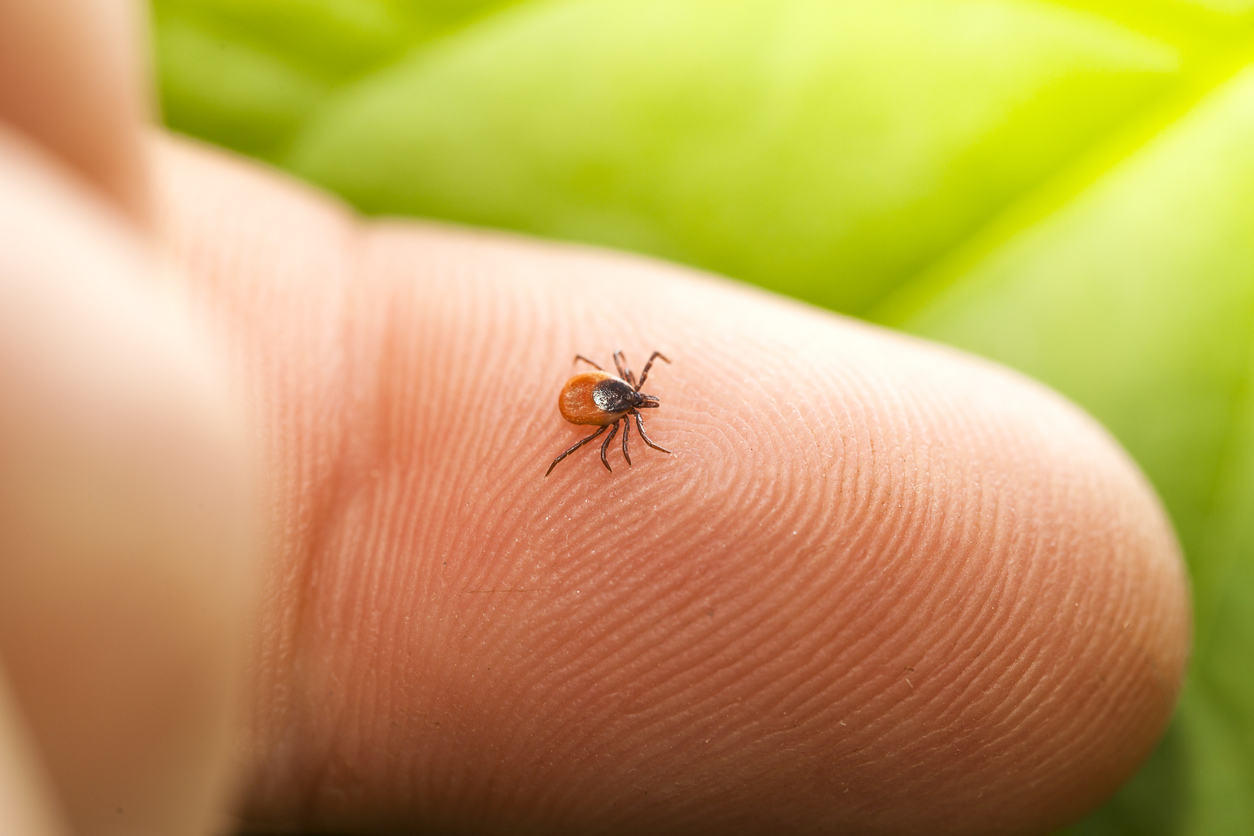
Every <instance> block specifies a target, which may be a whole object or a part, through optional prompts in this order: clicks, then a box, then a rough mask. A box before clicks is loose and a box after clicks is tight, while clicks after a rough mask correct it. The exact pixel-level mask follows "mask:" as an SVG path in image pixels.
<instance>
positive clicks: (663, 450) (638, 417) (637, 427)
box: [636, 412, 670, 453]
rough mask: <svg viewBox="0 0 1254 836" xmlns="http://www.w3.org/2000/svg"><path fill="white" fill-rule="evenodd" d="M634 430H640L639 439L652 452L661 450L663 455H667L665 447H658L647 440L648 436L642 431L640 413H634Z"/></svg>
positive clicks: (642, 424)
mask: <svg viewBox="0 0 1254 836" xmlns="http://www.w3.org/2000/svg"><path fill="white" fill-rule="evenodd" d="M636 429H638V430H640V437H641V438H643V439H644V443H645V444H647V445H649V446H650V447H652V448H653V449H654V450H661V451H662V452H663V453H669V452H670V450H667V449H666V448H665V447H659V446H657V445H656V444H654V443H653V441H652V440H651V439H650V438H649V434H648V433H646V432H645V431H644V419H643V418H641V417H640V413H639V412H637V413H636Z"/></svg>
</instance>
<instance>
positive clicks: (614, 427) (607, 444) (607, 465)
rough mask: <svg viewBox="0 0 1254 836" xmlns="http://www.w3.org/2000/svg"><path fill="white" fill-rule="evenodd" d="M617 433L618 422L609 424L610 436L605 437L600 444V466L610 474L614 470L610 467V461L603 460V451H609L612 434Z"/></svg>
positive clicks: (612, 438)
mask: <svg viewBox="0 0 1254 836" xmlns="http://www.w3.org/2000/svg"><path fill="white" fill-rule="evenodd" d="M616 432H618V422H617V421H615V422H614V423H613V424H610V434H609V435H607V436H606V437H605V441H603V442H601V464H603V465H605V469H606V470H608V471H609V472H610V473H613V472H614V468H612V467H610V460H609V459H607V458H605V451H606V450H609V449H610V442H611V441H613V440H614V434H615V433H616Z"/></svg>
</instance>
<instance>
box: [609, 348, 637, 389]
mask: <svg viewBox="0 0 1254 836" xmlns="http://www.w3.org/2000/svg"><path fill="white" fill-rule="evenodd" d="M614 365H615V366H617V367H618V376H619V377H621V378H622V379H623V380H625V381H627V382H628V383H630V384H631V388H632V389H635V388H636V376H635V375H634V374H632V373H631V369H629V368H627V358H626V357H625V356H624V355H623V352H622V351H621V350H620V351H615V352H614Z"/></svg>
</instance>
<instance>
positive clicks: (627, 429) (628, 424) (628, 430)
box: [623, 418, 631, 467]
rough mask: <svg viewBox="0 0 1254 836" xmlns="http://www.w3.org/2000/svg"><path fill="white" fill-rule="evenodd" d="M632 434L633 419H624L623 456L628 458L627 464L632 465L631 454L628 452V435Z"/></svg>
mask: <svg viewBox="0 0 1254 836" xmlns="http://www.w3.org/2000/svg"><path fill="white" fill-rule="evenodd" d="M630 434H631V419H630V418H628V419H627V420H625V421H623V458H624V459H626V460H627V466H628V467H631V456H630V455H629V454H628V453H627V436H628V435H630Z"/></svg>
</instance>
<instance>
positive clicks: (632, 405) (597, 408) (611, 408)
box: [544, 351, 670, 476]
mask: <svg viewBox="0 0 1254 836" xmlns="http://www.w3.org/2000/svg"><path fill="white" fill-rule="evenodd" d="M580 360H582V361H584V362H585V363H587V364H588V365H590V366H592V367H593V368H594V369H595V371H588V372H580V373H579V374H577V375H575V376H574V377H572V378H571V379H570V380H568V381H566V385H565V386H563V387H562V392H561V394H560V395H558V396H557V409H558V411H559V412H561V413H562V417H563V418H565V419H566V420H567V421H569V422H571V423H572V424H588V425H594V426H599V427H600V429H598V430H597V431H596V432H594V433H593V434H592V435H590V436H588V437H587V438H584V439H582V440H580V441H579V443H578V444H576V445H575V446H573V447H571V448H570V449H569V450H567V451H566V452H565V453H562V455H560V456H558V457H557V458H556V459H554V460H553V464H551V465H549V469H548V470H547V471H545V473H544V475H545V476H548V475H549V474H550V473H552V472H553V468H555V467H557V463H558V462H560V461H561V460H562V459H564V458H566V457H567V456H569V455H570V454H571V453H573V452H575V451H576V450H578V449H579V448H580V447H582V446H584V445H585V444H587V443H588V442H589V441H592V440H593V439H595V438H598V437H600V436H601V434H602V433H604V432H605V431H606V430H609V431H610V434H609V435H608V436H606V438H605V441H604V442H603V443H602V444H601V464H603V465H605V469H606V470H608V471H610V472H611V473H612V472H613V468H611V467H610V462H609V459H608V458H606V453H608V452H609V449H610V442H611V441H613V440H614V436H615V435H617V434H618V425H619V424H620V423H621V424H622V425H623V458H624V459H626V460H627V464H628V465H630V464H631V456H630V455H629V454H628V452H627V436H628V435H629V434H630V432H631V421H632V418H633V417H634V418H635V422H636V429H637V430H639V431H640V437H641V438H642V439H644V443H645V444H647V445H649V446H650V447H652V448H653V449H654V450H661V451H662V452H663V453H669V452H670V450H667V449H666V448H665V447H659V446H658V445H656V444H654V443H653V441H652V440H651V439H650V438H649V436H648V435H646V434H645V431H644V418H643V417H642V416H641V415H640V410H642V409H657V408H658V407H659V406H661V402H660V401H658V399H657V398H656V397H654V396H653V395H646V394H645V393H643V392H641V391H640V387H641V386H643V385H644V381H645V380H646V379H647V378H648V376H649V369H651V368H653V361H654V360H662V361H663V362H666V363H669V362H670V360H667V359H666V358H665V357H664V356H662V354H661V352H658V351H655V352H653V354H652V355H651V356H650V357H649V362H647V363H645V364H644V370H643V371H642V372H640V382H639V383H637V382H636V376H635V375H634V374H632V372H631V369H629V368H627V364H626V360H625V359H624V357H623V353H622V352H621V351H615V352H614V366H615V368H617V369H618V376H617V377H616V376H614V375H612V374H610V373H609V372H607V371H605V369H602V368H601V367H600V366H598V365H597V364H596V363H593V362H592V361H591V360H589V359H588V358H587V357H584V356H583V355H582V354H577V355H575V362H579V361H580Z"/></svg>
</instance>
